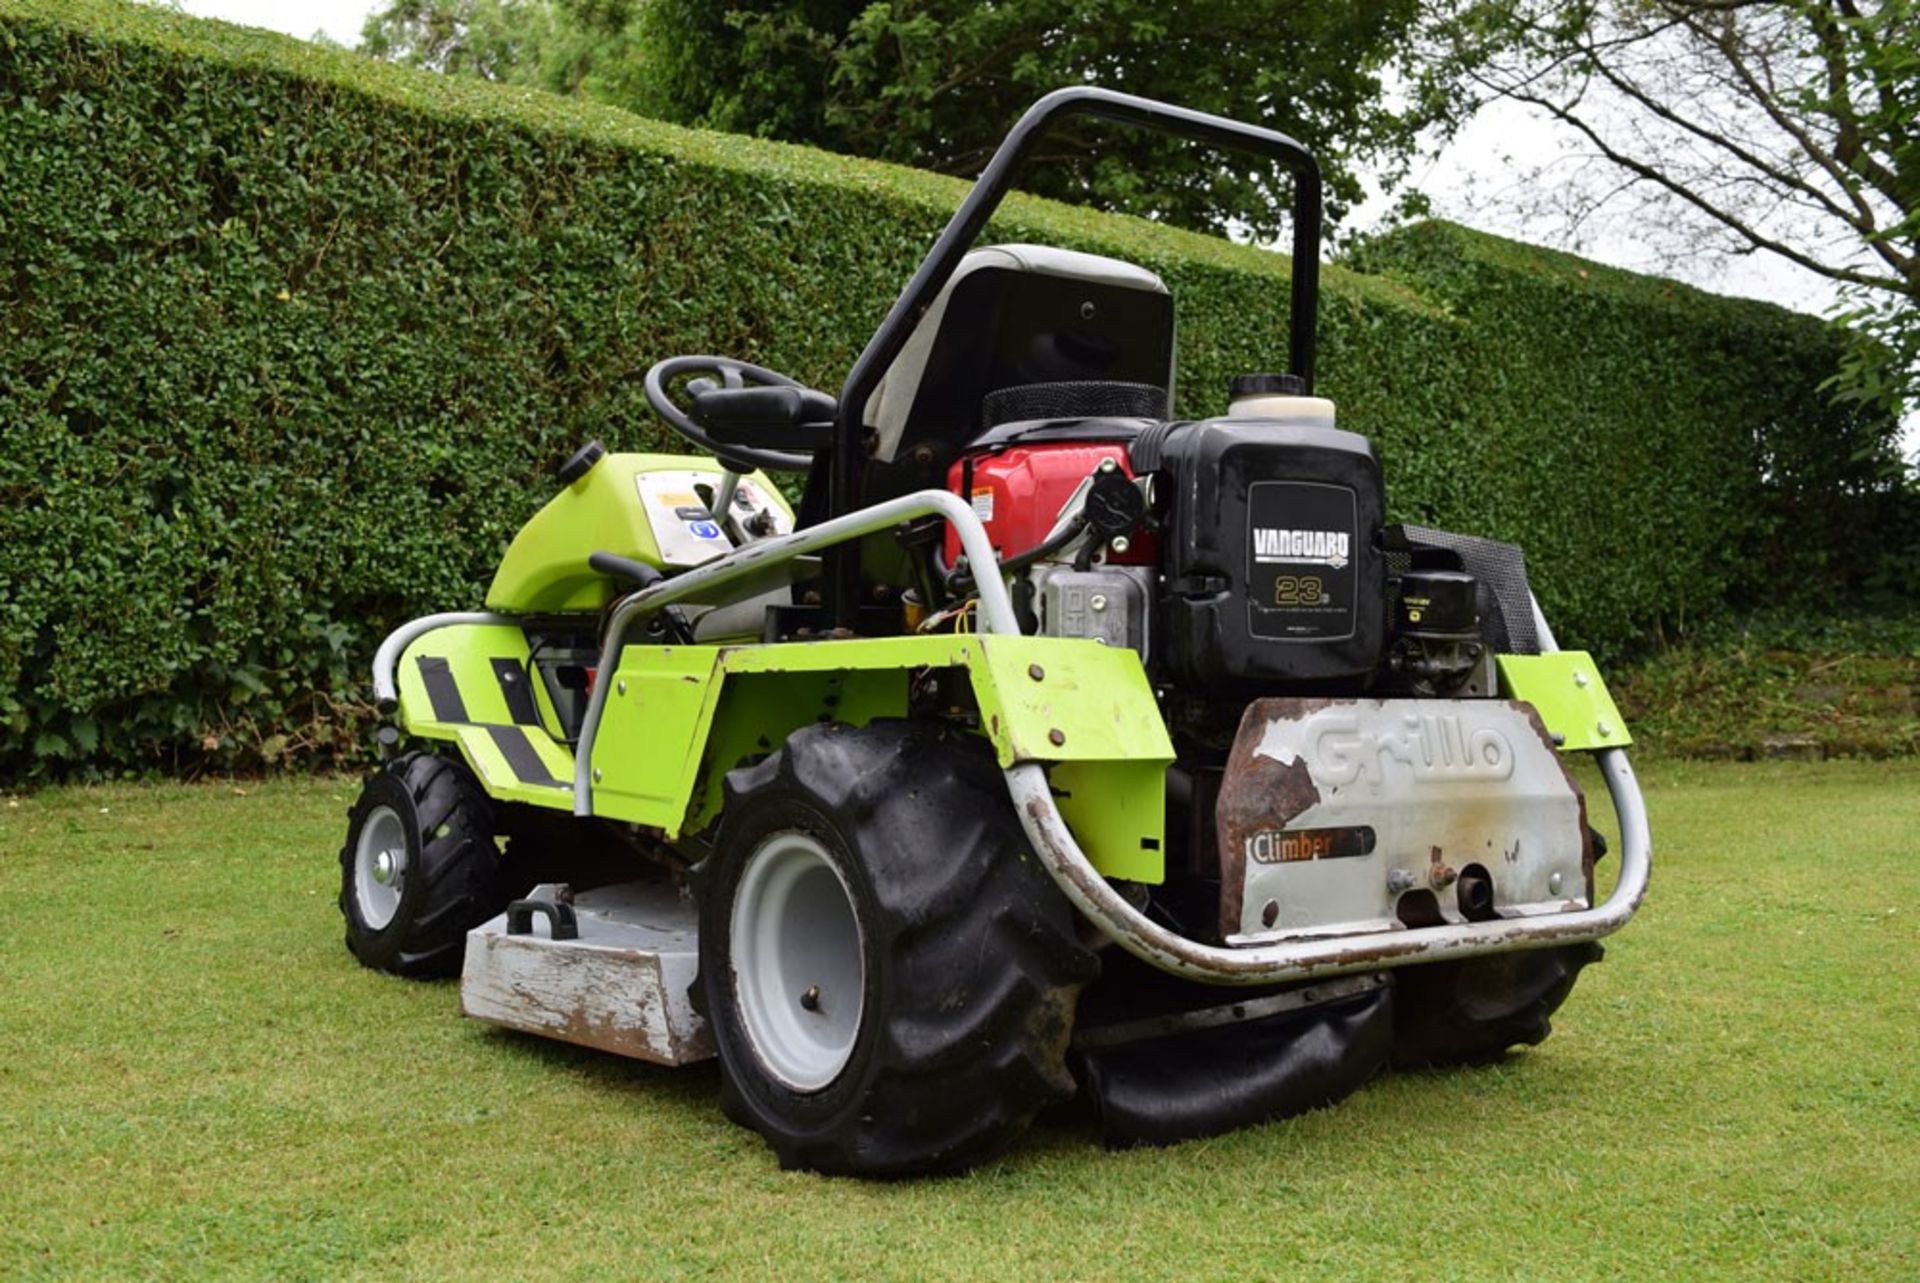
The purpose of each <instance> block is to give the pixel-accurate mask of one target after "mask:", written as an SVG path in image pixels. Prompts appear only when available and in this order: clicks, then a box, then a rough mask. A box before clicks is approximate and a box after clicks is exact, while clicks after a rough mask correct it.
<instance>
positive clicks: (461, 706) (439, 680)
mask: <svg viewBox="0 0 1920 1283" xmlns="http://www.w3.org/2000/svg"><path fill="white" fill-rule="evenodd" d="M420 681H421V684H422V685H424V686H425V687H426V688H427V703H429V704H431V705H432V706H433V720H434V721H436V722H464V721H466V720H467V705H466V701H465V700H463V699H461V698H460V687H459V686H458V685H457V684H456V683H455V682H454V680H453V666H452V665H451V664H449V663H447V661H446V660H444V659H442V658H440V657H439V656H437V655H422V656H421V657H420Z"/></svg>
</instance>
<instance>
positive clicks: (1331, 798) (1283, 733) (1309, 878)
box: [1214, 699, 1591, 944]
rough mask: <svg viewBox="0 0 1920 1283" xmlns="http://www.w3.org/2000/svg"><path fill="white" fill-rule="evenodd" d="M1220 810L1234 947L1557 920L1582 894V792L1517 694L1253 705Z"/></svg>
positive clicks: (1228, 934)
mask: <svg viewBox="0 0 1920 1283" xmlns="http://www.w3.org/2000/svg"><path fill="white" fill-rule="evenodd" d="M1214 816H1215V823H1216V830H1217V836H1218V847H1219V853H1220V872H1221V921H1220V930H1221V934H1222V936H1223V937H1225V938H1226V940H1227V941H1228V943H1230V944H1256V943H1264V942H1267V941H1276V940H1288V939H1301V938H1308V937H1314V936H1328V935H1349V934H1356V933H1361V932H1370V931H1380V930H1392V929H1396V928H1399V927H1402V926H1405V925H1408V924H1409V923H1410V922H1412V923H1417V924H1418V925H1438V924H1439V923H1442V922H1449V923H1459V922H1466V921H1469V920H1474V919H1481V918H1487V917H1497V918H1519V917H1528V916H1533V915H1537V914H1544V913H1558V912H1562V911H1570V910H1578V909H1584V908H1586V907H1587V906H1588V901H1589V897H1590V894H1591V890H1590V886H1589V882H1588V875H1589V871H1590V867H1591V860H1590V853H1589V851H1588V837H1587V825H1586V805H1585V801H1584V799H1583V798H1582V797H1581V795H1580V791H1579V789H1578V788H1577V787H1576V786H1575V785H1574V783H1573V781H1572V779H1571V777H1569V776H1568V774H1567V772H1566V770H1565V768H1564V767H1563V765H1562V764H1561V761H1560V759H1559V756H1558V755H1557V754H1556V753H1555V752H1554V749H1553V745H1552V743H1551V741H1550V740H1549V738H1548V735H1547V732H1546V728H1545V727H1544V726H1542V725H1541V723H1540V719H1539V717H1538V716H1537V715H1536V714H1535V713H1534V712H1533V710H1532V709H1531V708H1530V707H1529V706H1527V705H1526V704H1523V703H1518V702H1509V701H1499V700H1414V699H1402V700H1329V699H1264V700H1258V701H1256V702H1255V703H1253V704H1252V705H1250V706H1249V707H1248V708H1247V711H1246V713H1245V714H1244V716H1243V717H1242V719H1241V722H1240V730H1239V733H1238V735H1237V736H1236V738H1235V740H1234V745H1233V750H1232V754H1231V756H1230V757H1229V760H1228V764H1227V770H1226V774H1225V776H1224V778H1223V780H1222V782H1221V788H1220V796H1219V800H1218V802H1217V803H1216V805H1215V809H1214ZM1463 874H1465V875H1467V876H1466V882H1465V889H1466V890H1467V892H1468V894H1466V895H1465V896H1463V895H1462V891H1463V884H1462V875H1463ZM1481 890H1486V891H1488V892H1490V900H1491V906H1490V908H1483V907H1481V906H1480V905H1478V904H1476V903H1475V898H1476V893H1477V892H1479V891H1481ZM1408 897H1412V898H1411V899H1409V898H1408Z"/></svg>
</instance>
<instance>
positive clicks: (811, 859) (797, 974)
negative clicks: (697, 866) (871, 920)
mask: <svg viewBox="0 0 1920 1283" xmlns="http://www.w3.org/2000/svg"><path fill="white" fill-rule="evenodd" d="M730 934H731V941H732V947H731V953H732V959H731V961H732V963H733V984H734V994H735V996H736V998H737V1000H738V1002H739V1006H740V1016H741V1024H742V1025H743V1026H744V1027H745V1031H746V1035H747V1041H748V1042H749V1043H750V1044H751V1045H752V1048H753V1053H754V1055H755V1056H756V1057H757V1058H758V1059H759V1061H760V1064H761V1066H762V1067H763V1068H765V1069H766V1071H767V1073H769V1074H770V1075H771V1076H772V1077H773V1078H775V1079H776V1080H778V1081H779V1082H781V1083H782V1084H784V1085H785V1086H787V1087H790V1088H792V1089H793V1090H795V1091H803V1092H811V1091H819V1090H820V1089H821V1088H823V1087H825V1086H826V1085H827V1084H828V1083H831V1082H832V1081H833V1080H834V1079H835V1078H837V1077H839V1075H840V1071H841V1070H842V1069H845V1068H846V1067H847V1061H848V1059H850V1058H851V1057H852V1055H853V1045H854V1042H855V1040H856V1039H857V1038H858V1037H859V1034H860V1016H861V1012H862V1010H863V1009H864V1007H865V1005H866V982H867V962H866V949H865V941H864V939H863V938H862V934H861V928H860V916H859V913H858V911H857V910H856V909H855V907H854V903H853V894H852V892H850V891H849V890H848V889H847V884H846V880H845V879H844V878H842V877H841V876H840V870H839V869H838V868H836V867H835V866H834V864H833V861H832V860H830V859H829V858H828V856H827V852H826V848H825V847H823V846H821V845H820V843H819V841H818V840H817V839H815V838H813V837H811V836H809V835H807V834H805V833H799V832H795V831H792V830H787V831H784V832H780V833H774V834H771V835H770V836H768V837H767V838H765V839H764V840H762V842H761V843H760V845H759V846H758V847H757V848H756V849H755V850H754V852H753V854H752V855H750V856H748V857H747V865H746V868H745V869H743V870H742V871H741V874H740V886H739V889H738V890H737V891H736V892H735V893H734V898H733V915H732V923H731V927H730Z"/></svg>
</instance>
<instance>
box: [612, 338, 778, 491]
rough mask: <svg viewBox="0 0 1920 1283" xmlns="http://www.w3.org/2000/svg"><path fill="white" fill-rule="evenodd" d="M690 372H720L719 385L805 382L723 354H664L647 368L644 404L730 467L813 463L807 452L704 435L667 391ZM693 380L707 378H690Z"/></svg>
mask: <svg viewBox="0 0 1920 1283" xmlns="http://www.w3.org/2000/svg"><path fill="white" fill-rule="evenodd" d="M694 374H701V375H714V374H717V375H719V376H720V383H719V386H720V387H723V388H745V387H766V388H805V387H806V385H805V384H803V383H800V382H798V381H796V380H794V379H790V378H788V377H787V376H786V375H784V374H781V373H779V372H778V371H777V370H769V369H767V368H765V367H764V366H759V365H749V364H748V363H747V362H745V361H736V360H734V359H733V358H732V357H728V356H670V357H668V358H667V359H666V360H664V361H661V362H659V363H657V364H656V365H654V367H653V368H652V369H650V370H648V371H647V379H646V388H647V404H648V405H649V406H651V407H652V408H653V412H654V413H655V414H657V415H659V416H660V417H661V418H662V419H665V420H666V421H667V425H668V426H669V427H671V428H672V429H673V430H674V431H675V432H678V433H679V434H680V435H681V436H683V437H685V438H686V439H687V440H689V441H691V442H693V443H694V444H695V445H697V446H699V447H700V448H701V449H702V450H705V451H707V452H708V453H709V454H711V455H713V456H714V457H715V458H716V459H718V460H720V462H721V463H724V464H725V465H727V467H728V468H730V469H732V470H733V471H735V472H753V471H755V470H756V469H760V468H765V469H767V470H768V471H770V472H805V471H807V470H808V469H809V468H811V467H813V455H812V454H811V453H809V452H800V451H788V450H763V449H758V448H756V447H752V446H742V445H726V444H722V443H721V442H718V441H715V440H714V439H713V438H712V437H711V436H709V435H707V432H706V430H705V429H704V428H702V427H701V426H700V425H699V424H698V423H696V422H694V419H693V416H692V415H690V414H688V413H687V412H686V411H685V410H683V409H682V408H681V407H680V405H679V403H678V402H676V401H675V400H674V399H673V394H672V393H671V392H669V391H668V388H669V387H671V386H673V385H674V384H676V383H677V382H678V381H679V380H681V379H684V378H686V377H687V376H688V375H694ZM699 381H707V380H696V382H699ZM709 382H710V381H709ZM695 390H697V389H695Z"/></svg>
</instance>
